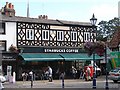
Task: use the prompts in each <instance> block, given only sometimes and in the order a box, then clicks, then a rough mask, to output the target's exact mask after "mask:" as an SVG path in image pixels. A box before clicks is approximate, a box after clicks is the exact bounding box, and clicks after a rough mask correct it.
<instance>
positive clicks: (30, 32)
mask: <svg viewBox="0 0 120 90" xmlns="http://www.w3.org/2000/svg"><path fill="white" fill-rule="evenodd" d="M26 39H27V40H34V30H33V29H27V30H26Z"/></svg>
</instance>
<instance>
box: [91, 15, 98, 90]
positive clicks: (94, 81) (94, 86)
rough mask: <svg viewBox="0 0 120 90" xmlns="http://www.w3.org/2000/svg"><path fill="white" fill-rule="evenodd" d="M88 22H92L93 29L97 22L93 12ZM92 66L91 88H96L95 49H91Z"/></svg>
mask: <svg viewBox="0 0 120 90" xmlns="http://www.w3.org/2000/svg"><path fill="white" fill-rule="evenodd" d="M90 22H91V24H92V29H93V31H94V28H95V25H96V22H97V19H96V18H95V16H94V14H93V16H92V18H91V19H90ZM93 39H95V38H94V36H93ZM93 41H94V40H93ZM93 67H94V72H93V87H92V88H93V89H96V71H95V50H94V51H93Z"/></svg>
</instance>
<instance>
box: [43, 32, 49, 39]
mask: <svg viewBox="0 0 120 90" xmlns="http://www.w3.org/2000/svg"><path fill="white" fill-rule="evenodd" d="M42 39H43V40H49V31H48V30H43V31H42Z"/></svg>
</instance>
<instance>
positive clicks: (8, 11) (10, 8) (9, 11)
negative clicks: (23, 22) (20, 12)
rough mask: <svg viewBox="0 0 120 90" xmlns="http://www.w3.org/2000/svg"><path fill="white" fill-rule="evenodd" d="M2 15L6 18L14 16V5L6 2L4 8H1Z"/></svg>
mask: <svg viewBox="0 0 120 90" xmlns="http://www.w3.org/2000/svg"><path fill="white" fill-rule="evenodd" d="M2 14H3V15H7V16H15V10H14V5H12V3H8V2H6V5H5V6H4V8H2Z"/></svg>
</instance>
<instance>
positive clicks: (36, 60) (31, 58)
mask: <svg viewBox="0 0 120 90" xmlns="http://www.w3.org/2000/svg"><path fill="white" fill-rule="evenodd" d="M24 50H25V49H24ZM42 50H44V52H35V53H33V52H26V51H23V52H22V53H21V54H19V56H18V58H17V59H18V60H17V61H22V62H21V64H20V63H19V66H18V68H19V69H18V70H17V73H19V75H18V79H21V78H22V77H21V75H22V73H23V72H27V73H29V71H31V70H32V71H34V73H35V75H36V79H41V76H42V75H43V73H44V70H45V68H46V67H47V66H51V67H52V69H53V79H59V76H57V75H58V74H57V71H58V69H63V70H64V71H65V73H66V77H65V78H71V67H72V65H74V66H75V67H77V68H78V69H79V66H78V63H77V62H78V61H80V62H82V63H84V62H85V61H86V60H88V61H90V60H92V59H93V56H90V57H89V56H88V55H87V53H83V52H80V49H77V48H75V49H74V48H65V49H64V48H61V49H56V48H44V49H42ZM100 59H101V57H99V56H98V55H96V60H100Z"/></svg>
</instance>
